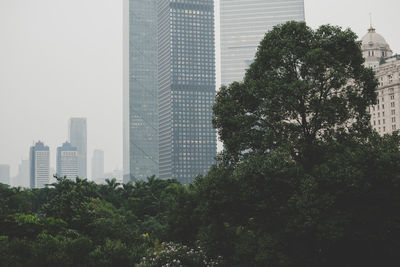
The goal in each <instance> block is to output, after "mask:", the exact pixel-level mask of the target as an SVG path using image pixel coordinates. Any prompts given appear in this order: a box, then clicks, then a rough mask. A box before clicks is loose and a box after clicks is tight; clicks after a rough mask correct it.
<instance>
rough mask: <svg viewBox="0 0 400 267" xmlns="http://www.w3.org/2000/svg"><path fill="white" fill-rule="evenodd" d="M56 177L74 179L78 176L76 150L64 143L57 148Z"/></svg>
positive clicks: (69, 144)
mask: <svg viewBox="0 0 400 267" xmlns="http://www.w3.org/2000/svg"><path fill="white" fill-rule="evenodd" d="M56 173H57V175H58V177H67V178H69V179H75V178H76V177H77V176H78V150H77V148H76V147H74V146H72V145H71V143H68V142H65V143H64V144H63V145H62V146H61V147H57V172H56Z"/></svg>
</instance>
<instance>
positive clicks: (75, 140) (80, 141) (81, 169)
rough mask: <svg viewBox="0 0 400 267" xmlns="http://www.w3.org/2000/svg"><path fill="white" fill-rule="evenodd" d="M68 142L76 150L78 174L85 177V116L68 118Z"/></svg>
mask: <svg viewBox="0 0 400 267" xmlns="http://www.w3.org/2000/svg"><path fill="white" fill-rule="evenodd" d="M68 137H69V142H70V143H71V145H72V146H74V147H76V148H77V151H78V176H79V177H80V178H87V171H86V169H87V124H86V118H71V119H70V120H69V135H68Z"/></svg>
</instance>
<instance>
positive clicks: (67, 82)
mask: <svg viewBox="0 0 400 267" xmlns="http://www.w3.org/2000/svg"><path fill="white" fill-rule="evenodd" d="M218 2H219V0H216V3H218ZM399 6H400V4H399V3H398V2H397V1H394V0H384V1H380V2H376V1H372V0H368V1H361V0H357V1H351V2H350V1H343V0H340V1H318V0H305V15H306V22H307V24H308V25H309V26H311V27H313V28H316V27H318V26H319V25H322V24H326V23H329V24H332V25H339V26H342V27H343V28H351V29H352V30H353V31H354V32H355V33H357V35H358V36H359V38H360V39H361V37H362V36H363V35H364V34H366V33H367V29H368V28H369V25H370V15H369V14H370V13H372V24H373V27H374V28H375V29H376V31H377V33H379V34H381V35H382V36H383V37H384V38H385V39H386V41H387V43H388V44H389V45H390V47H391V49H392V50H393V52H394V53H400V36H399V35H398V34H397V31H396V30H395V25H397V24H396V22H397V10H398V7H399ZM388 7H392V8H388ZM216 10H218V9H216ZM216 14H218V13H216ZM218 19H219V16H218V15H217V18H216V26H217V27H218V25H219V24H218ZM0 32H1V33H2V34H1V36H0V48H1V49H0V58H1V61H0V125H2V128H1V132H0V164H8V165H10V176H11V177H14V176H15V175H16V174H17V171H18V165H19V163H20V162H21V159H28V158H29V147H30V146H31V145H32V144H33V142H37V141H39V140H40V141H42V142H44V143H45V145H47V146H49V147H50V166H51V168H54V169H55V166H56V148H57V147H58V146H61V145H62V144H63V143H64V142H65V141H67V139H68V138H67V137H68V134H67V133H68V120H69V119H70V118H72V117H85V118H87V125H88V129H87V132H88V139H87V141H88V154H87V161H88V168H87V169H88V170H89V172H88V173H89V174H90V173H91V159H92V154H93V151H94V150H95V149H100V150H103V151H104V158H105V166H104V167H105V172H111V171H113V170H114V169H116V168H119V169H122V55H123V52H122V1H111V0H97V1H94V0H86V1H77V0H70V1H64V0H36V1H28V0H0ZM216 36H217V38H216V41H217V49H216V51H217V59H218V58H219V46H218V41H219V31H218V30H217V31H216ZM219 80H220V74H219V64H218V60H217V84H219ZM90 177H91V175H89V178H90Z"/></svg>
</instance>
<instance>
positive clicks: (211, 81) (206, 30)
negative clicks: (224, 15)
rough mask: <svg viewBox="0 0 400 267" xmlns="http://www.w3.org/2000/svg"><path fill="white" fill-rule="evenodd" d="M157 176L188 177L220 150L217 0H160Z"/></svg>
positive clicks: (185, 179)
mask: <svg viewBox="0 0 400 267" xmlns="http://www.w3.org/2000/svg"><path fill="white" fill-rule="evenodd" d="M158 21H159V27H158V28H159V30H158V33H159V34H158V45H159V46H158V47H159V53H158V54H159V57H158V64H159V65H158V85H159V95H158V103H159V177H160V178H161V179H168V178H176V179H177V180H179V181H180V182H182V183H185V184H187V183H190V182H192V181H193V180H194V178H195V177H196V176H197V175H199V174H205V173H206V172H207V171H208V170H209V168H210V166H211V165H212V164H213V163H214V159H215V156H216V153H217V138H216V131H215V129H214V128H213V126H212V118H213V113H212V106H213V104H214V100H215V87H216V84H215V40H214V0H202V1H199V0H161V1H159V2H158Z"/></svg>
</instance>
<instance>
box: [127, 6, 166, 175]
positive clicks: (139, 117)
mask: <svg viewBox="0 0 400 267" xmlns="http://www.w3.org/2000/svg"><path fill="white" fill-rule="evenodd" d="M157 2H158V1H157V0H124V83H123V86H124V111H123V112H124V129H123V131H124V155H123V156H124V182H129V181H134V180H143V179H146V178H147V177H149V176H152V175H158V103H157V92H158V88H157Z"/></svg>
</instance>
